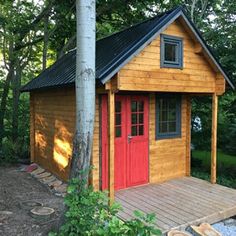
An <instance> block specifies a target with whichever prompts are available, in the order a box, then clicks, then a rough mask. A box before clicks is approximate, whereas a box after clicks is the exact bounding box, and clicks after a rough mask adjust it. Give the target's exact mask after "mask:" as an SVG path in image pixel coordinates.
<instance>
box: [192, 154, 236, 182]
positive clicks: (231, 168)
mask: <svg viewBox="0 0 236 236" xmlns="http://www.w3.org/2000/svg"><path fill="white" fill-rule="evenodd" d="M210 166H211V152H209V151H199V150H194V151H192V167H193V168H194V169H195V170H198V171H200V172H206V173H210ZM217 173H218V175H219V176H223V177H225V178H228V179H234V181H235V179H236V156H231V155H228V154H225V153H223V152H222V151H221V150H218V151H217Z"/></svg>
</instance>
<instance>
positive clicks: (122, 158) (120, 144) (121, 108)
mask: <svg viewBox="0 0 236 236" xmlns="http://www.w3.org/2000/svg"><path fill="white" fill-rule="evenodd" d="M126 119H127V117H126V97H125V96H116V98H115V180H114V181H115V189H116V190H118V189H122V188H125V187H126V152H127V150H126V149H127V144H126V137H127V136H126V125H125V124H126Z"/></svg>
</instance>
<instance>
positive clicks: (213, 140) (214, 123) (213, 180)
mask: <svg viewBox="0 0 236 236" xmlns="http://www.w3.org/2000/svg"><path fill="white" fill-rule="evenodd" d="M217 113H218V96H217V95H216V93H214V94H213V95H212V130H211V183H212V184H215V183H216V160H217Z"/></svg>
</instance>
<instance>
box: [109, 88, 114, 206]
mask: <svg viewBox="0 0 236 236" xmlns="http://www.w3.org/2000/svg"><path fill="white" fill-rule="evenodd" d="M114 109H115V94H114V92H113V91H112V90H111V89H110V90H109V91H108V165H109V166H108V191H109V198H110V204H111V203H112V202H113V201H114V198H115V193H114V155H115V152H114V151H115V150H114V149H115V145H114V140H115V136H114V129H115V114H114V113H115V112H114Z"/></svg>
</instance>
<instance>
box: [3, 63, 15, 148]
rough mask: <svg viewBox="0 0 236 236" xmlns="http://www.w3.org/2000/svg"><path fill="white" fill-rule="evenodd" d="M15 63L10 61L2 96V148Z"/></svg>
mask: <svg viewBox="0 0 236 236" xmlns="http://www.w3.org/2000/svg"><path fill="white" fill-rule="evenodd" d="M13 64H14V63H10V66H9V71H8V74H7V78H6V80H5V83H4V86H3V93H2V97H1V104H0V150H1V148H2V140H3V138H4V132H5V131H4V118H5V113H6V106H7V97H8V93H9V89H10V82H11V81H12V79H13V77H14V65H13Z"/></svg>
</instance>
